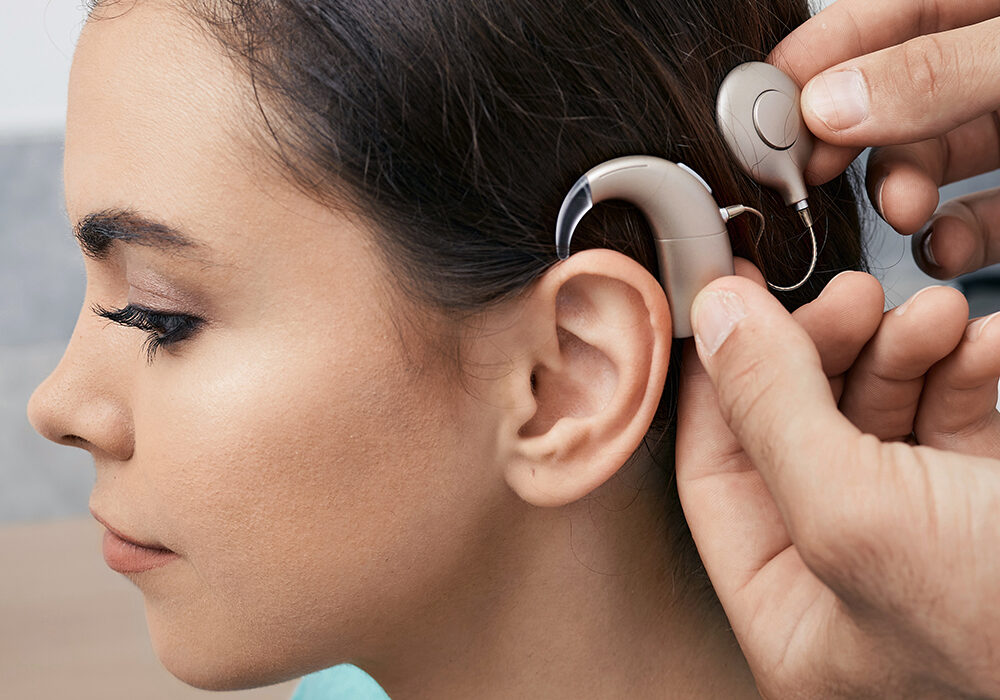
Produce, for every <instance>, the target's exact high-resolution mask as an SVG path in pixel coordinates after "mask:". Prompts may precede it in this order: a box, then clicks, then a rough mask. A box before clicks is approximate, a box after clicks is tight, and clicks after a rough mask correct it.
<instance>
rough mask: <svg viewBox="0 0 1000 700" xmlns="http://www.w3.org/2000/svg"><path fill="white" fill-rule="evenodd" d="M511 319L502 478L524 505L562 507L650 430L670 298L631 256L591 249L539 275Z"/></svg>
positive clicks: (664, 359) (663, 364)
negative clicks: (517, 345) (513, 319)
mask: <svg viewBox="0 0 1000 700" xmlns="http://www.w3.org/2000/svg"><path fill="white" fill-rule="evenodd" d="M513 323H514V325H515V326H516V328H511V329H510V330H512V331H514V332H512V333H509V334H508V333H504V334H502V335H504V336H505V337H508V338H510V339H511V341H510V342H511V343H512V344H513V343H518V344H520V347H510V348H507V349H506V350H507V353H506V354H507V355H508V357H511V358H513V359H512V362H513V363H514V364H515V367H514V368H513V369H514V371H512V372H510V373H509V374H507V375H506V376H505V377H504V381H505V382H507V383H508V386H506V387H505V389H506V391H505V392H504V393H506V394H507V396H508V397H509V399H512V400H510V401H505V402H504V403H505V405H507V406H509V407H511V408H510V409H509V410H508V411H507V413H506V415H505V420H503V421H501V424H502V425H501V435H500V436H499V448H500V450H501V453H502V454H501V455H500V456H501V460H502V462H501V463H502V464H503V465H504V467H503V468H504V469H505V478H506V481H507V483H508V484H509V486H510V487H511V488H512V489H513V490H514V491H515V492H516V493H517V494H518V495H519V496H520V497H521V498H522V499H524V500H525V501H527V502H528V503H531V504H534V505H538V506H560V505H564V504H567V503H570V502H572V501H575V500H577V499H579V498H581V497H583V496H585V495H586V494H588V493H590V492H591V491H593V490H594V489H595V488H597V487H598V486H600V485H601V484H602V483H604V482H605V481H606V480H607V479H608V478H610V477H611V476H612V475H613V474H614V473H615V472H616V471H618V469H619V468H620V467H621V466H622V465H623V464H624V463H625V461H626V460H627V459H628V458H629V456H630V455H631V454H632V453H633V452H634V451H635V449H636V448H637V447H638V446H639V444H640V442H641V441H642V439H643V437H644V436H645V434H646V431H647V430H648V429H649V425H650V423H651V422H652V419H653V416H654V414H655V413H656V409H657V406H658V405H659V401H660V396H661V394H662V393H663V385H664V381H665V380H666V375H667V368H668V365H669V363H670V345H671V340H672V337H671V336H672V325H671V319H670V310H669V308H668V305H667V299H666V296H665V294H664V292H663V288H662V287H661V286H660V283H659V282H658V281H657V280H656V278H654V277H653V276H652V275H651V274H650V273H649V272H648V271H647V270H646V269H645V268H643V267H642V266H641V265H639V263H637V262H636V261H635V260H632V259H631V258H629V257H627V256H625V255H622V254H620V253H616V252H613V251H610V250H587V251H582V252H580V253H577V254H576V255H573V256H571V257H570V258H569V259H568V260H566V261H564V262H561V263H559V264H557V265H556V266H554V267H553V268H551V269H550V270H549V271H548V272H546V273H545V274H544V275H543V276H542V277H541V278H540V279H539V280H537V281H536V283H535V284H534V286H533V287H532V289H531V290H530V292H529V293H528V294H527V296H526V298H525V300H524V303H523V306H522V308H521V309H519V313H518V315H517V317H516V320H515V321H514V322H513ZM493 341H494V342H504V341H503V340H501V339H500V338H497V337H494V338H493Z"/></svg>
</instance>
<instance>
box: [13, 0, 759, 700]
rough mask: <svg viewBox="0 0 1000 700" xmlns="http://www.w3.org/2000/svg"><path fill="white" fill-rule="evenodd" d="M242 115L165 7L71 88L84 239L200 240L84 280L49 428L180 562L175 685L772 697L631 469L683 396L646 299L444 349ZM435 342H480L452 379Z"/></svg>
mask: <svg viewBox="0 0 1000 700" xmlns="http://www.w3.org/2000/svg"><path fill="white" fill-rule="evenodd" d="M243 89H244V86H243V84H242V83H241V82H240V78H239V77H238V76H237V75H236V73H235V72H234V71H233V70H232V69H231V68H230V66H229V64H228V63H227V62H226V60H225V59H224V58H223V57H222V56H221V55H220V51H219V50H218V49H217V48H216V46H215V44H213V43H212V42H211V41H210V40H209V39H206V38H205V37H204V36H203V35H202V34H201V33H199V32H198V31H196V30H194V29H192V28H191V26H190V25H189V23H188V22H187V20H185V19H184V18H183V17H182V16H181V15H180V14H178V13H176V12H175V11H173V10H171V9H169V7H168V6H167V4H165V3H158V2H143V3H138V4H136V5H135V6H132V7H129V8H128V9H127V11H124V12H123V11H122V8H121V7H116V6H111V9H109V11H108V12H106V13H105V14H104V15H103V16H101V17H100V18H99V19H97V20H96V21H90V22H89V23H88V24H87V26H86V27H85V28H84V31H83V34H82V36H81V39H80V42H79V46H78V49H77V53H76V56H75V59H74V65H73V73H72V78H71V85H70V107H69V114H68V126H67V134H66V159H65V181H66V197H67V209H68V212H69V215H70V218H71V221H73V222H76V221H78V220H80V219H81V218H83V217H85V216H87V215H88V214H90V213H92V212H98V211H104V210H109V209H112V210H113V209H128V210H133V211H135V212H137V213H139V214H142V215H144V216H146V217H148V218H151V219H154V220H156V221H161V222H164V223H167V224H169V225H170V226H173V227H175V228H179V229H183V230H184V232H185V233H186V235H187V236H189V237H190V238H193V239H195V240H197V241H198V243H199V244H198V246H196V247H193V248H184V249H173V250H161V249H158V248H155V247H150V246H142V245H136V244H133V243H125V242H121V241H117V242H115V243H114V244H113V245H112V246H111V248H110V249H109V250H108V251H107V253H106V255H104V256H103V257H102V258H101V259H96V258H93V257H90V258H88V259H87V261H86V265H87V273H88V284H87V291H86V298H85V300H84V305H83V308H82V311H81V314H80V317H79V320H78V323H77V327H76V329H75V331H74V333H73V337H72V340H71V341H70V343H69V346H68V348H67V350H66V354H65V356H64V358H63V360H62V361H61V363H60V364H59V366H58V367H57V368H56V369H55V371H54V372H53V374H52V375H51V376H50V377H49V378H48V379H47V380H46V382H45V383H44V384H43V385H42V386H41V387H39V389H38V391H37V392H36V394H35V395H34V397H33V398H32V401H31V404H30V406H29V415H30V418H31V420H32V422H33V424H34V425H35V426H36V428H37V429H38V430H39V432H41V433H42V434H43V435H45V436H47V437H49V438H50V439H52V440H55V441H58V442H62V443H64V444H68V445H73V446H77V447H81V448H83V449H86V450H88V451H89V452H90V453H91V454H92V455H93V458H94V462H95V466H96V472H97V476H96V482H95V486H94V490H93V495H92V498H91V507H92V508H93V510H94V511H95V513H97V514H99V515H100V516H101V517H102V518H103V519H104V520H106V521H107V522H108V523H109V524H111V525H112V526H113V527H115V528H116V529H118V530H120V531H122V532H124V533H125V534H126V535H128V536H131V537H132V538H134V539H138V540H141V541H143V542H147V543H150V544H155V545H158V546H162V547H165V548H169V549H171V550H173V551H175V552H177V553H178V554H179V555H180V557H179V558H178V559H176V560H174V561H172V562H171V563H169V564H168V565H166V566H164V567H161V568H158V569H153V570H150V571H147V572H143V573H138V574H131V575H130V578H131V579H132V581H133V582H134V583H135V584H136V586H137V587H138V588H139V589H140V591H141V592H142V594H143V596H144V598H145V603H146V612H147V619H148V623H149V630H150V635H151V637H152V641H153V645H154V648H155V649H156V652H157V653H158V655H159V657H160V658H161V660H162V661H163V663H164V664H165V666H166V667H167V668H168V670H170V671H171V672H172V673H174V674H175V675H176V676H178V677H179V678H180V679H182V680H184V681H186V682H188V683H191V684H193V685H197V686H200V687H204V688H213V689H226V688H238V687H247V686H254V685H261V684H266V683H271V682H276V681H280V680H283V679H287V678H292V677H295V676H298V675H301V674H303V673H306V672H309V671H313V670H317V669H320V668H324V667H326V666H330V665H333V664H335V663H339V662H345V661H352V662H355V663H358V664H359V665H361V666H362V667H363V668H365V669H366V670H368V671H369V672H371V673H372V674H373V675H374V676H375V677H376V678H377V679H378V680H379V681H380V682H381V683H382V684H383V685H384V687H385V688H386V689H387V691H388V692H389V693H390V694H391V695H392V696H393V697H400V698H403V697H407V698H418V697H429V698H441V697H472V696H476V697H490V696H491V693H493V694H494V695H495V696H496V697H527V696H531V695H535V696H543V697H553V698H556V697H581V696H583V695H587V696H590V697H601V696H603V697H621V696H622V694H623V693H624V694H626V695H630V696H635V697H643V696H652V695H655V694H656V692H657V691H656V690H655V689H656V688H662V687H666V686H668V685H669V686H670V687H674V688H676V689H678V691H679V692H687V693H690V694H691V695H696V696H701V697H704V696H713V695H719V696H723V697H739V696H741V695H743V696H746V695H749V696H752V695H754V687H753V681H752V678H751V677H750V675H749V672H748V670H747V667H746V663H745V661H744V660H743V657H742V655H741V654H740V652H739V649H738V647H737V646H736V645H735V642H734V640H733V638H732V635H731V632H729V630H728V625H727V623H726V621H725V618H724V617H723V616H722V615H721V613H720V612H719V611H718V609H717V608H712V607H711V606H709V607H708V608H695V607H692V606H685V605H682V604H681V603H680V602H679V601H678V600H675V599H674V597H673V596H672V595H671V593H670V591H671V587H670V585H669V582H668V577H669V573H668V571H669V561H670V553H669V552H668V551H666V547H665V545H664V544H663V543H664V542H666V541H667V536H666V533H665V532H664V531H663V528H664V523H663V518H662V517H660V513H661V495H660V494H661V491H662V488H663V484H662V483H661V482H662V476H660V472H659V471H658V470H655V469H654V470H650V468H649V464H648V462H644V461H642V460H637V461H636V463H635V464H634V465H632V466H630V467H629V468H625V469H621V467H622V465H623V463H624V462H625V460H626V458H627V457H628V456H629V455H630V454H632V452H633V451H635V449H636V448H637V446H638V445H639V443H640V440H641V439H642V437H643V436H644V434H645V432H646V430H647V428H648V426H649V422H650V420H651V419H652V416H653V415H654V412H655V409H656V405H657V402H658V399H659V396H660V393H661V391H662V387H663V384H664V379H665V375H666V371H667V364H668V358H669V351H670V343H671V325H670V315H669V309H668V307H667V304H666V299H665V297H664V296H663V293H662V290H661V289H660V287H659V285H658V284H657V282H656V280H655V279H653V278H652V277H651V276H650V275H649V274H648V273H646V272H645V271H644V270H643V269H642V268H641V267H640V266H639V265H638V264H637V263H635V262H634V261H632V260H630V259H628V258H626V257H624V256H621V255H618V254H615V253H611V252H609V251H588V252H585V253H581V254H578V255H575V256H573V258H572V259H571V260H570V261H568V262H566V263H563V264H561V265H559V266H556V267H555V268H553V269H552V270H551V271H550V272H549V273H548V274H546V275H545V276H544V278H543V279H542V280H541V281H539V282H538V283H537V284H536V285H535V286H534V287H533V288H532V290H531V292H530V293H529V294H526V295H524V297H523V298H521V299H519V300H518V301H517V302H516V303H511V304H508V305H507V306H505V307H502V308H498V309H495V310H493V311H491V312H489V313H488V314H484V315H483V316H482V317H478V318H475V319H472V320H470V321H469V322H468V323H466V324H465V325H463V326H462V327H461V328H455V327H450V326H447V325H446V324H444V323H443V322H439V321H438V320H436V319H435V318H434V317H433V316H432V315H431V314H429V312H428V311H427V310H422V309H416V308H413V307H412V306H409V305H407V303H406V302H404V301H403V300H402V299H401V298H399V297H398V296H397V295H395V294H394V291H393V289H392V280H393V274H392V271H391V270H389V269H386V267H385V266H384V264H383V263H382V262H381V258H380V257H379V256H378V255H376V254H375V251H374V250H373V248H372V245H371V243H370V236H369V234H368V233H367V232H366V229H365V227H364V225H363V224H362V223H360V222H358V221H354V220H352V219H351V218H349V217H347V216H346V215H344V214H342V213H339V212H337V211H334V210H332V209H329V208H327V207H324V206H321V205H319V204H317V203H315V202H313V201H312V200H311V199H309V198H308V197H306V196H305V195H303V194H302V193H300V192H299V191H298V190H296V189H295V188H294V187H293V186H291V185H290V184H288V183H287V182H286V181H285V179H284V178H282V177H281V176H280V175H279V174H277V173H273V172H272V171H270V170H269V169H268V167H267V166H266V165H265V164H264V161H265V159H264V158H263V157H258V153H257V152H256V151H255V150H254V148H253V147H252V146H250V143H251V142H252V139H249V138H245V135H246V134H247V133H249V131H246V130H245V128H246V129H249V128H250V127H249V126H246V127H245V125H248V124H249V122H250V117H251V115H253V113H254V112H253V109H254V108H253V106H252V105H251V104H249V102H248V100H247V96H246V95H245V94H244V92H242V91H243ZM126 303H134V304H141V305H143V306H145V307H150V308H153V309H156V310H158V311H161V312H164V313H175V314H176V313H184V314H189V315H193V316H196V317H198V318H202V319H204V321H205V323H204V326H203V327H202V328H201V329H200V330H198V331H197V333H196V334H195V335H193V336H192V337H190V338H188V339H186V340H184V341H182V342H179V343H177V344H175V345H172V346H169V347H164V348H161V349H160V350H159V351H158V352H157V353H156V355H155V357H154V358H153V359H152V361H151V362H149V361H147V357H146V355H145V353H144V351H143V343H144V341H145V339H146V338H145V335H144V333H143V331H141V330H137V329H135V328H125V327H120V326H118V325H115V324H112V323H110V322H109V321H107V320H106V319H104V318H100V317H98V316H97V315H96V314H95V313H94V312H93V311H92V309H91V307H92V305H94V304H100V305H101V306H103V307H108V308H116V307H121V306H124V305H125V304H126ZM416 326H420V327H421V328H422V330H423V331H424V333H426V332H427V331H428V330H429V329H433V330H434V331H435V332H439V333H440V334H444V336H445V337H456V338H458V339H459V340H460V341H461V346H462V358H463V361H464V365H463V370H462V372H461V375H459V373H458V372H457V371H456V369H455V367H454V366H453V365H452V363H451V362H450V361H449V360H447V359H446V357H445V356H443V355H441V354H438V353H435V352H431V351H429V348H431V347H437V346H431V345H428V343H427V342H425V340H424V335H421V334H418V333H416V332H414V327H416ZM581 611H586V614H581ZM555 629H558V630H559V632H558V635H554V634H553V630H555ZM681 639H683V640H684V641H683V643H674V640H681Z"/></svg>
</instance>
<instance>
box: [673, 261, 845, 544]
mask: <svg viewBox="0 0 1000 700" xmlns="http://www.w3.org/2000/svg"><path fill="white" fill-rule="evenodd" d="M692 324H693V325H694V330H695V345H696V347H697V350H698V356H699V357H700V359H701V362H702V364H703V365H704V367H705V370H706V371H707V372H708V375H709V377H710V378H711V381H712V383H713V384H714V386H715V389H716V393H717V395H718V400H719V408H720V410H721V412H722V417H723V419H724V420H725V421H726V423H727V424H728V425H729V427H730V428H731V429H732V431H733V433H734V434H735V435H736V438H737V440H739V442H740V444H741V445H742V447H743V449H744V451H745V452H746V453H747V454H748V455H749V457H750V461H751V462H752V463H753V465H754V466H755V467H756V468H757V470H758V472H760V474H761V476H762V477H763V479H764V483H765V485H766V486H767V489H768V491H769V492H770V493H771V495H772V496H773V498H774V500H775V502H776V503H777V505H778V508H779V510H780V511H781V514H782V516H783V517H784V520H785V523H786V525H787V526H788V528H789V531H790V532H791V534H792V539H793V540H794V539H795V532H796V530H797V529H798V527H797V524H798V523H801V522H803V520H804V519H805V518H808V517H809V511H810V509H812V508H814V507H815V505H816V504H817V503H824V502H826V503H829V502H831V501H836V500H837V498H836V495H835V494H834V493H833V492H832V489H833V488H834V484H835V483H837V482H840V483H844V481H843V477H845V476H847V473H848V472H853V471H856V470H857V469H858V464H857V462H858V460H857V458H856V455H857V449H858V446H859V442H860V440H861V433H860V431H858V430H857V428H855V427H854V426H853V425H852V424H851V423H850V421H848V420H847V418H845V417H844V416H843V415H842V414H841V413H840V411H838V410H837V404H836V401H835V400H834V397H833V394H832V392H831V389H830V384H829V381H828V380H827V377H826V375H825V373H824V372H823V366H822V363H821V361H820V357H819V353H818V352H817V351H816V347H815V346H814V345H813V343H812V341H811V340H810V338H809V336H808V334H807V333H806V332H805V330H803V329H802V327H801V326H799V324H798V323H797V322H796V321H795V320H794V319H793V318H792V317H791V315H790V314H789V313H788V312H787V311H785V309H784V308H783V307H782V306H781V304H780V303H778V301H777V300H776V299H775V298H774V297H772V296H771V295H770V294H769V293H768V292H767V291H766V290H764V289H762V288H760V287H758V286H757V285H755V284H754V283H752V282H750V281H748V280H745V279H741V278H738V277H724V278H722V279H719V280H716V281H715V282H713V283H711V284H709V285H708V286H707V287H705V289H703V290H702V291H701V292H700V293H699V294H698V296H697V297H695V300H694V305H693V308H692Z"/></svg>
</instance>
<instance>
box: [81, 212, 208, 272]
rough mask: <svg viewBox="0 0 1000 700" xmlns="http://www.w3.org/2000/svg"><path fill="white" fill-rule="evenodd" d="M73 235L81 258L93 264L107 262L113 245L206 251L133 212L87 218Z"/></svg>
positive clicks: (107, 213) (177, 233)
mask: <svg viewBox="0 0 1000 700" xmlns="http://www.w3.org/2000/svg"><path fill="white" fill-rule="evenodd" d="M73 235H74V236H76V240H77V241H79V243H80V247H81V248H82V249H83V252H84V254H85V255H87V256H88V257H90V258H93V259H94V260H103V259H105V258H107V256H108V255H109V254H110V252H111V247H112V244H114V242H115V241H122V242H124V243H131V244H134V245H141V246H150V247H152V248H159V249H161V250H169V251H178V250H185V249H196V248H204V247H205V246H204V245H203V244H201V243H198V242H197V241H195V240H194V239H193V238H191V237H190V236H188V235H187V234H186V233H183V232H182V231H180V230H178V229H176V228H173V227H171V226H168V225H167V224H164V223H162V222H159V221H154V220H153V219H150V218H147V217H145V216H143V215H141V214H139V213H138V212H136V211H134V210H132V209H105V210H104V211H99V212H93V213H91V214H87V215H86V216H85V217H83V218H82V219H80V221H79V222H78V223H77V224H76V226H74V227H73Z"/></svg>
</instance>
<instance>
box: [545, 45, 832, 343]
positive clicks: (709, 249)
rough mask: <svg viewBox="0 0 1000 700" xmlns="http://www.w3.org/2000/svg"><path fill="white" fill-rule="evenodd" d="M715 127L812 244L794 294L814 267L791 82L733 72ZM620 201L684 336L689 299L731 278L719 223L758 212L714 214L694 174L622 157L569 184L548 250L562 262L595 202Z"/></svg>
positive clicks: (771, 73) (803, 143)
mask: <svg viewBox="0 0 1000 700" xmlns="http://www.w3.org/2000/svg"><path fill="white" fill-rule="evenodd" d="M716 117H717V119H718V125H719V129H720V130H721V132H722V134H723V138H724V139H725V141H726V143H727V145H728V146H729V148H730V150H731V151H732V152H733V155H734V156H735V157H736V159H737V161H738V162H739V164H740V167H741V168H743V170H744V171H745V172H746V173H747V174H748V175H749V176H750V177H752V178H753V179H755V180H756V181H757V182H759V183H761V184H763V185H766V186H768V187H773V188H775V189H777V190H778V191H779V192H780V193H781V195H782V197H783V198H784V200H785V202H786V203H787V204H788V205H789V206H794V207H795V209H796V211H797V212H798V213H799V216H800V218H801V220H802V222H803V224H804V225H805V226H806V228H807V229H808V230H809V234H810V237H811V239H812V263H811V264H810V266H809V271H808V272H807V273H806V275H805V277H804V278H803V279H802V280H801V281H800V282H799V283H798V284H796V285H794V286H791V287H779V286H776V285H774V284H771V283H770V282H769V283H768V286H770V287H771V288H772V289H776V290H778V291H792V290H794V289H798V288H799V287H801V286H802V285H803V284H805V282H806V281H807V280H808V279H809V278H810V277H811V276H812V273H813V271H814V270H815V269H816V259H817V257H818V251H817V246H816V233H815V231H814V229H813V221H812V216H811V214H810V212H809V203H808V192H807V191H806V185H805V178H804V176H803V171H804V169H805V166H806V163H807V162H808V161H809V156H810V155H811V154H812V149H813V136H812V134H811V133H810V132H809V130H808V129H807V128H806V126H805V123H804V122H803V120H802V114H801V111H800V109H799V89H798V87H797V86H796V85H795V83H794V81H792V79H791V78H789V77H788V76H786V75H785V74H784V73H782V72H781V71H780V70H778V69H777V68H775V67H774V66H771V65H768V64H766V63H746V64H743V65H741V66H737V67H736V68H735V69H734V70H733V71H732V72H731V73H730V74H729V75H728V76H727V77H726V78H725V80H724V81H723V82H722V86H721V88H720V90H719V97H718V103H717V109H716ZM607 199H622V200H625V201H628V202H631V203H633V204H635V205H636V206H637V207H638V208H639V209H640V210H642V212H643V213H644V214H645V215H646V218H647V219H648V221H649V225H650V228H652V230H653V236H654V238H655V243H656V251H657V258H658V261H659V267H660V282H661V283H662V284H663V288H664V290H665V291H666V293H667V299H668V301H669V302H670V311H671V314H672V316H673V321H674V337H676V338H686V337H689V336H691V335H692V333H693V331H692V329H691V303H692V302H693V301H694V297H695V295H697V294H698V292H699V291H701V289H702V288H703V287H705V285H707V284H708V283H709V282H711V281H712V280H714V279H717V278H719V277H723V276H725V275H731V274H733V253H732V248H731V246H730V243H729V233H728V231H727V230H726V222H727V221H729V219H731V218H732V217H734V216H738V215H740V214H743V213H747V212H748V213H752V214H755V215H756V216H758V217H759V218H760V220H761V223H762V224H763V222H764V217H763V215H761V213H760V212H759V211H757V210H756V209H752V208H750V207H747V206H743V205H734V206H730V207H724V208H720V207H719V206H718V204H716V202H715V200H714V199H713V198H712V189H711V188H710V187H709V186H708V183H706V182H705V180H704V179H703V178H702V177H701V176H700V175H698V174H697V173H696V172H695V171H694V170H692V169H691V168H689V167H687V166H686V165H683V164H675V163H671V162H670V161H668V160H663V159H661V158H654V157H652V156H626V157H623V158H615V159H614V160H609V161H607V162H605V163H602V164H600V165H598V166H596V167H594V168H592V169H591V170H589V171H587V173H586V174H584V176H583V177H581V178H580V179H579V180H577V182H576V184H574V185H573V187H572V189H570V191H569V194H567V195H566V197H565V199H564V200H563V203H562V207H561V208H560V210H559V218H558V220H557V221H556V251H557V253H558V254H559V258H560V259H562V260H565V259H566V258H568V257H569V246H570V240H571V239H572V237H573V231H574V230H575V229H576V226H577V224H579V223H580V220H581V219H582V218H583V217H584V215H585V214H586V213H587V212H588V211H590V209H591V208H592V207H593V206H594V204H596V203H598V202H601V201H604V200H607Z"/></svg>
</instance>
